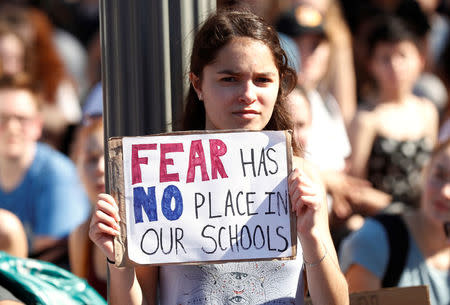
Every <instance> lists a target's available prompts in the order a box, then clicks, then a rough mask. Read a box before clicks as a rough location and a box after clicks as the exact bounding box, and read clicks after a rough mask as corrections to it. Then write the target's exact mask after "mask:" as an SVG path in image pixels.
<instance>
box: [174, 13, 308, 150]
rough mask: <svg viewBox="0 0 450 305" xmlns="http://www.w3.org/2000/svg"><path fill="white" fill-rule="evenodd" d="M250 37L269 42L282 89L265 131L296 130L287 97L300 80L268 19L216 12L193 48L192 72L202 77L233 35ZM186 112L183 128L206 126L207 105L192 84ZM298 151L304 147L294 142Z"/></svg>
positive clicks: (196, 37)
mask: <svg viewBox="0 0 450 305" xmlns="http://www.w3.org/2000/svg"><path fill="white" fill-rule="evenodd" d="M237 37H249V38H252V39H255V40H258V41H261V42H263V43H264V44H266V45H267V46H268V47H269V49H270V50H271V51H272V54H273V58H274V61H275V66H276V67H277V69H278V73H279V78H280V88H279V90H278V96H277V100H276V102H275V106H274V109H273V113H272V117H271V118H270V120H269V122H268V123H267V125H266V126H265V127H264V130H292V129H293V124H292V120H291V118H290V115H289V113H288V111H287V109H286V105H285V99H286V96H287V95H288V94H289V93H290V92H291V91H292V89H293V88H294V87H295V84H296V83H297V76H296V74H295V71H294V70H293V69H292V68H290V67H289V66H288V61H287V56H286V53H285V52H284V50H283V49H282V48H281V45H280V41H279V39H278V35H277V33H276V31H275V30H274V28H273V27H272V26H270V25H268V24H267V23H266V22H264V20H263V19H262V18H260V17H258V16H256V15H254V14H253V13H251V12H249V11H247V10H227V9H224V10H219V11H218V12H216V13H215V14H212V15H211V16H210V17H209V18H208V19H207V20H206V21H205V22H204V23H203V25H202V26H201V28H200V29H199V31H198V32H197V34H196V35H195V38H194V44H193V47H192V54H191V62H190V72H191V73H193V74H195V75H196V76H197V77H199V79H200V81H201V80H202V72H203V69H204V67H205V66H207V65H209V64H211V63H212V62H213V61H214V60H215V59H216V57H217V54H218V52H219V51H220V50H221V49H222V48H223V47H224V46H225V45H226V44H227V43H229V42H230V41H231V40H232V39H233V38H237ZM185 102H186V103H185V105H186V106H185V111H184V117H183V120H182V125H181V128H182V129H183V130H203V129H205V116H206V113H205V107H204V105H203V102H202V101H200V100H199V99H198V96H197V94H196V93H195V90H194V87H193V85H192V84H191V85H190V87H189V92H188V95H187V97H186V101H185ZM293 149H294V152H295V153H300V152H301V149H300V148H299V147H298V145H297V144H296V143H294V145H293Z"/></svg>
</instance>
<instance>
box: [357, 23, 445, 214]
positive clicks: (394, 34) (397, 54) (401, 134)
mask: <svg viewBox="0 0 450 305" xmlns="http://www.w3.org/2000/svg"><path fill="white" fill-rule="evenodd" d="M373 22H374V23H373V25H372V26H371V30H370V32H369V33H368V36H367V44H368V50H369V53H368V54H369V62H368V67H369V71H370V73H371V75H372V77H373V78H374V80H375V82H376V96H375V98H374V99H373V100H369V101H365V103H364V104H362V105H361V106H360V108H359V111H358V113H357V115H356V116H355V119H354V120H353V122H352V125H351V128H350V139H351V143H352V155H351V159H350V173H351V174H352V175H354V176H356V177H360V178H367V179H368V180H369V181H370V182H371V183H372V184H373V186H374V187H375V188H377V189H379V190H381V191H383V192H385V193H387V194H390V195H392V197H393V201H394V202H395V203H396V204H395V205H392V204H391V205H390V209H392V211H394V209H395V211H398V209H400V210H401V209H403V208H405V207H417V204H418V198H419V196H420V172H421V170H422V166H423V165H424V164H425V162H426V160H427V158H428V156H429V153H430V152H431V149H432V147H433V146H434V143H435V142H436V138H437V128H438V113H437V110H436V107H435V106H434V105H433V104H432V103H431V102H430V101H429V100H427V99H425V98H420V97H417V96H415V95H414V94H413V92H412V88H413V86H414V83H415V82H416V80H417V78H418V77H419V75H420V73H421V71H422V69H423V67H424V64H425V59H424V58H423V56H422V53H421V52H420V48H421V46H422V45H421V41H422V40H421V39H420V37H418V36H417V35H416V33H415V32H414V31H412V30H411V29H410V28H409V27H408V25H407V23H406V22H405V21H404V20H403V19H401V18H399V17H397V16H394V15H385V16H381V17H377V18H375V19H374V20H373Z"/></svg>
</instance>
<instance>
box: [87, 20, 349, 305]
mask: <svg viewBox="0 0 450 305" xmlns="http://www.w3.org/2000/svg"><path fill="white" fill-rule="evenodd" d="M190 69H191V70H190V81H191V86H190V91H189V94H188V97H187V104H186V112H185V118H184V121H183V128H184V129H186V130H192V129H197V130H199V129H200V130H202V129H206V130H211V129H215V130H217V129H237V128H243V129H249V130H284V129H292V124H291V122H290V119H289V115H288V112H287V111H286V109H285V107H286V106H285V104H284V103H285V98H286V95H287V94H288V93H289V92H290V91H291V90H292V88H293V87H294V86H295V83H296V76H295V72H294V71H293V70H292V69H290V68H289V67H288V65H287V60H286V55H285V53H284V51H283V50H282V49H281V47H280V44H279V40H278V37H277V34H276V32H275V31H274V29H273V28H272V27H270V26H268V25H267V24H265V23H264V22H263V21H262V20H261V19H260V18H259V17H257V16H255V15H253V14H251V13H248V12H242V11H221V12H218V13H216V14H214V15H212V16H211V17H209V19H208V20H207V21H206V22H205V23H204V24H203V26H202V27H201V28H200V30H199V32H198V33H197V35H196V37H195V40H194V46H193V51H192V56H191V67H190ZM293 148H294V152H295V153H296V154H300V149H299V148H298V146H297V145H295V144H294V147H293ZM293 168H295V170H294V171H293V172H292V173H291V174H290V176H289V180H288V183H289V194H290V199H291V203H292V210H293V212H295V213H297V216H298V217H297V232H298V238H299V240H300V242H301V246H302V250H303V253H302V254H303V255H298V256H297V259H296V260H291V261H254V262H232V263H226V264H206V265H195V266H193V265H171V266H161V267H153V266H152V267H139V268H132V267H124V268H117V267H115V266H114V265H113V264H111V263H109V270H110V291H111V293H110V303H111V304H155V299H156V287H157V284H156V283H157V282H158V281H159V285H160V304H238V303H242V304H294V303H295V304H303V296H304V286H305V285H304V283H303V276H302V275H303V271H305V270H304V269H306V278H307V283H308V289H309V292H310V295H311V298H312V300H313V302H314V303H315V304H348V302H349V301H348V289H347V284H346V281H345V279H344V276H343V274H342V273H341V270H340V269H339V264H338V261H337V255H336V252H335V250H334V246H333V243H332V240H331V236H330V232H329V228H328V214H327V204H326V199H325V198H326V197H325V193H324V188H323V186H322V184H321V183H320V182H319V178H318V175H317V174H316V173H315V172H314V171H313V170H311V169H310V167H309V166H308V165H307V164H306V163H304V162H303V161H302V159H301V158H298V157H295V158H294V166H293ZM95 209H96V211H95V212H94V216H93V218H92V221H91V225H90V237H91V239H92V240H93V241H94V242H95V243H96V244H97V245H98V246H99V247H100V248H101V250H102V251H103V252H104V254H105V255H106V256H107V257H108V261H112V260H114V247H113V238H114V236H116V235H118V234H119V226H118V221H119V214H118V208H117V205H116V203H115V201H114V199H113V198H112V197H111V196H110V195H107V194H101V195H100V196H99V200H98V202H97V205H96V207H95ZM303 266H305V267H303Z"/></svg>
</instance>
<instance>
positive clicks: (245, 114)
mask: <svg viewBox="0 0 450 305" xmlns="http://www.w3.org/2000/svg"><path fill="white" fill-rule="evenodd" d="M259 114H260V113H259V111H256V110H252V109H248V110H238V111H233V115H235V116H238V117H241V118H244V119H252V118H254V117H256V116H258V115H259Z"/></svg>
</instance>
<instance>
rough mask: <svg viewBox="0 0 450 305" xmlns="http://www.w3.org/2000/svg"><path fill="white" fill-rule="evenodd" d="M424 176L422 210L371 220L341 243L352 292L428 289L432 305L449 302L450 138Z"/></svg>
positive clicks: (431, 162) (441, 304) (341, 255)
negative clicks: (423, 287)
mask: <svg viewBox="0 0 450 305" xmlns="http://www.w3.org/2000/svg"><path fill="white" fill-rule="evenodd" d="M423 176H424V177H423V182H422V183H423V189H424V191H423V193H422V196H421V199H420V208H419V209H417V210H409V211H407V212H405V213H403V214H401V215H388V216H390V219H391V220H390V221H389V222H385V223H384V224H382V223H381V222H380V221H379V220H378V219H372V218H369V219H368V220H367V221H366V222H365V223H364V226H363V227H362V228H361V229H360V230H359V231H357V232H355V233H353V234H352V235H350V236H349V237H348V239H347V240H345V241H344V242H343V243H342V248H341V249H340V263H341V267H342V270H343V271H344V273H345V275H346V278H347V281H348V283H349V289H350V292H357V291H367V290H377V289H380V288H382V287H392V286H399V287H407V286H418V285H427V286H428V288H429V293H430V300H431V304H432V305H443V304H450V289H449V283H450V271H449V270H450V255H449V254H450V238H449V236H446V234H445V230H444V224H445V223H448V222H450V140H447V141H446V142H444V143H442V144H441V145H440V146H438V147H437V148H435V150H434V152H433V154H432V156H431V160H430V161H429V162H428V164H427V166H426V167H425V169H424V175H423ZM384 216H385V217H386V215H384ZM400 245H401V246H400Z"/></svg>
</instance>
